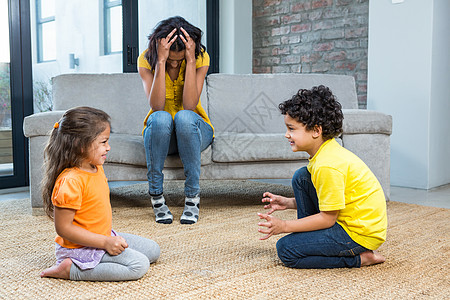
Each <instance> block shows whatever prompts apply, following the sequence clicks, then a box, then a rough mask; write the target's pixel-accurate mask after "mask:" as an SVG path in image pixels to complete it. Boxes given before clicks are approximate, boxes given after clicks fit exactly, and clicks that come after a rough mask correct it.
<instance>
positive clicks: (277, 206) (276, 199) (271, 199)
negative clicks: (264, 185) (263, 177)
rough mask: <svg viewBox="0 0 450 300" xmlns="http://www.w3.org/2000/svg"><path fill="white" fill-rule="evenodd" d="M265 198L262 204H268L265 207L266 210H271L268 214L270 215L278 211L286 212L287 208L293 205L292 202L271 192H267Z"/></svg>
mask: <svg viewBox="0 0 450 300" xmlns="http://www.w3.org/2000/svg"><path fill="white" fill-rule="evenodd" d="M263 197H264V198H262V200H261V202H263V203H268V204H266V205H264V209H269V208H270V210H269V212H268V213H267V214H268V215H270V214H271V213H273V212H274V211H276V210H285V209H287V208H290V206H289V204H291V202H292V200H291V199H289V198H286V197H283V196H280V195H274V194H272V193H269V192H265V193H264V194H263Z"/></svg>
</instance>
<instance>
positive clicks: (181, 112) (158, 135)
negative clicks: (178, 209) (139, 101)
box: [138, 17, 214, 224]
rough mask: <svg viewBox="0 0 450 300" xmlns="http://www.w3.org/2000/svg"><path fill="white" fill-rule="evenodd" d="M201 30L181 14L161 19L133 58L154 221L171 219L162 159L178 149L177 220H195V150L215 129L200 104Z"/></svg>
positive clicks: (205, 58) (204, 62) (204, 64)
mask: <svg viewBox="0 0 450 300" xmlns="http://www.w3.org/2000/svg"><path fill="white" fill-rule="evenodd" d="M201 37H202V31H201V30H200V29H199V28H197V27H195V26H193V25H192V24H190V23H188V22H187V21H186V20H185V19H183V18H182V17H172V18H169V19H166V20H163V21H161V22H160V23H159V24H158V25H157V26H156V28H155V30H154V32H153V33H152V34H151V35H150V36H149V43H148V49H146V50H145V51H144V52H142V54H141V55H140V56H139V58H138V67H139V74H140V76H141V79H142V83H143V85H144V90H145V94H146V95H147V99H148V103H149V105H150V108H151V109H150V111H149V113H148V114H147V117H146V118H145V120H144V130H143V136H144V146H145V151H146V159H147V169H148V172H147V178H148V183H149V194H150V196H151V202H152V206H153V210H154V212H155V217H156V222H158V223H164V224H170V223H172V221H173V216H172V213H171V212H170V210H169V208H168V207H167V205H166V203H165V200H164V196H163V180H164V175H163V173H162V170H163V168H164V161H165V159H166V157H167V155H168V154H175V153H179V155H180V158H181V161H182V163H183V167H184V174H185V176H186V181H185V196H186V197H185V207H184V211H183V214H182V216H181V220H180V222H181V224H194V223H196V222H197V220H198V213H199V202H200V186H199V178H200V153H201V151H203V150H204V149H206V148H207V147H208V146H209V145H210V144H211V142H212V139H213V133H214V131H213V130H214V129H213V127H212V124H211V121H210V120H209V118H208V116H207V115H206V112H205V110H204V109H203V107H202V105H201V103H200V93H201V91H202V88H203V82H204V80H205V76H206V73H207V71H208V68H209V55H208V53H206V49H205V46H203V45H202V44H201Z"/></svg>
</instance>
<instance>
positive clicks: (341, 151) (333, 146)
mask: <svg viewBox="0 0 450 300" xmlns="http://www.w3.org/2000/svg"><path fill="white" fill-rule="evenodd" d="M279 108H280V110H281V113H282V114H283V115H285V117H284V121H285V124H286V127H287V131H286V135H285V137H286V138H287V139H288V141H289V143H290V145H291V148H292V151H306V152H307V153H308V154H309V155H310V159H309V164H308V166H307V167H303V168H301V169H299V170H297V171H296V172H295V174H294V177H293V178H292V187H293V189H294V195H295V198H285V197H282V196H279V195H274V194H271V193H269V192H265V193H264V194H263V197H264V198H263V199H262V202H265V203H268V204H266V205H265V206H264V208H265V209H270V210H269V212H268V213H267V214H262V213H258V215H259V217H260V218H261V219H265V221H264V222H260V223H258V225H259V226H262V228H260V229H258V231H259V232H261V233H263V234H266V235H265V236H264V237H262V238H261V240H265V239H267V238H269V237H271V236H272V235H275V234H280V233H290V234H288V235H286V236H284V237H282V238H281V239H280V240H279V241H278V242H277V252H278V256H279V258H280V259H281V261H282V262H283V263H284V264H285V265H286V266H288V267H292V268H342V267H361V266H367V265H373V264H378V263H383V262H384V261H385V258H384V257H383V256H382V255H381V254H379V253H378V252H376V251H375V250H376V249H377V248H378V247H379V246H380V245H381V244H382V243H383V242H384V241H385V240H386V228H387V217H386V200H385V198H384V193H383V190H382V188H381V185H380V183H379V182H378V180H377V179H376V177H375V175H374V174H373V173H372V172H371V171H370V169H369V168H368V167H367V166H366V165H365V164H364V162H363V161H362V160H361V159H359V158H358V157H357V156H356V155H354V154H353V153H351V152H350V151H349V150H347V149H345V148H343V147H342V146H340V145H339V144H338V143H337V141H336V140H335V139H334V137H337V136H339V135H340V134H341V133H342V120H343V119H344V116H343V114H342V110H341V105H340V103H339V102H337V100H336V98H335V96H334V95H333V94H332V93H331V91H330V89H329V88H327V87H325V86H323V85H321V86H318V87H313V88H312V89H311V90H307V89H300V90H299V91H298V93H297V94H296V95H294V96H293V97H292V98H291V99H290V100H287V101H285V102H283V103H281V104H280V105H279ZM284 209H296V210H297V218H298V219H297V220H289V221H284V220H280V219H278V218H276V217H274V216H272V215H271V214H272V213H273V212H274V211H276V210H284Z"/></svg>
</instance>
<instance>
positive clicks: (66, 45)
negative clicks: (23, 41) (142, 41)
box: [30, 0, 122, 82]
mask: <svg viewBox="0 0 450 300" xmlns="http://www.w3.org/2000/svg"><path fill="white" fill-rule="evenodd" d="M30 3H31V33H32V55H33V80H34V81H43V82H48V81H49V80H50V79H51V78H52V77H53V76H56V75H58V74H63V73H74V72H79V73H121V72H122V53H119V54H112V55H101V54H102V51H101V50H100V42H101V36H102V35H103V25H102V24H103V22H102V18H101V16H102V14H103V12H102V9H103V7H102V6H101V3H103V2H102V1H92V0H77V1H55V23H56V60H55V61H50V62H42V63H36V62H37V51H36V50H37V48H36V47H37V43H36V19H35V16H36V13H35V11H36V10H35V1H30ZM80 8H82V9H80ZM69 53H74V54H75V57H76V58H78V59H79V66H76V67H75V69H70V68H69Z"/></svg>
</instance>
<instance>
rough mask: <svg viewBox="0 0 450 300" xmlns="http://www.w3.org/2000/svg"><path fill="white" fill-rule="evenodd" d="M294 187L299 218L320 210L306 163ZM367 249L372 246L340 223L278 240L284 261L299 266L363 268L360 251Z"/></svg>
mask: <svg viewBox="0 0 450 300" xmlns="http://www.w3.org/2000/svg"><path fill="white" fill-rule="evenodd" d="M292 187H293V189H294V195H295V201H296V203H297V217H298V218H299V219H300V218H304V217H306V216H310V215H314V214H317V213H319V201H318V199H317V193H316V189H315V188H314V185H313V184H312V182H311V174H310V173H309V172H308V170H307V169H306V167H303V168H301V169H299V170H297V171H296V172H295V174H294V177H293V178H292ZM365 251H368V249H366V248H364V247H363V246H361V245H359V244H358V243H356V242H354V241H353V240H352V239H351V238H350V236H349V235H348V234H347V232H346V231H345V230H344V229H343V228H342V226H341V225H339V224H338V223H335V224H334V225H333V226H332V227H330V228H327V229H321V230H316V231H309V232H295V233H291V234H288V235H286V236H284V237H282V238H281V239H279V240H278V242H277V252H278V257H279V258H280V259H281V261H282V262H283V263H284V264H285V265H286V266H288V267H291V268H298V269H327V268H343V267H349V268H351V267H357V268H359V267H361V258H360V256H359V254H360V253H362V252H365Z"/></svg>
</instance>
